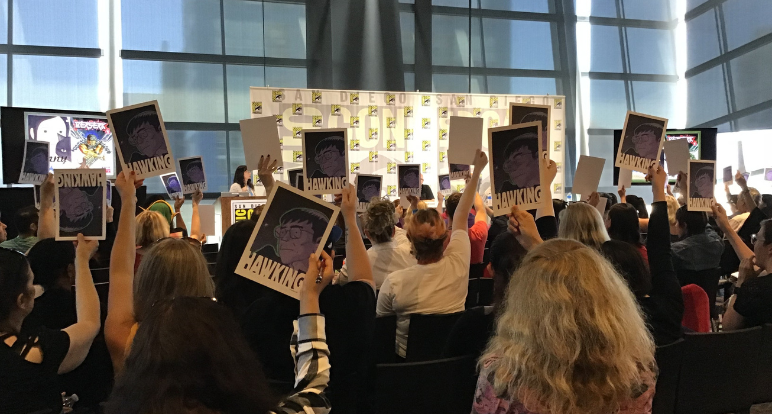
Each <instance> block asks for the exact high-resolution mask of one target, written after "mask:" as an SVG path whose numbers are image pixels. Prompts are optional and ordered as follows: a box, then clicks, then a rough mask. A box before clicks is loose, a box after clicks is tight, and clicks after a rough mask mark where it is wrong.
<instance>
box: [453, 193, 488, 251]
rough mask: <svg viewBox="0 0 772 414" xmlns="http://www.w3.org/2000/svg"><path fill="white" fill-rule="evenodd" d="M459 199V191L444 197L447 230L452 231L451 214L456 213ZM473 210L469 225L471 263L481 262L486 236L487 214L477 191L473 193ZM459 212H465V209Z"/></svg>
mask: <svg viewBox="0 0 772 414" xmlns="http://www.w3.org/2000/svg"><path fill="white" fill-rule="evenodd" d="M459 200H461V193H453V194H451V195H449V196H448V198H446V199H445V210H446V211H447V212H448V218H450V220H449V223H450V225H449V226H448V227H449V228H448V231H449V232H451V233H452V232H453V216H455V214H456V209H457V208H458V202H459ZM474 211H475V215H474V224H473V225H472V226H471V227H469V243H470V244H471V245H472V256H471V259H470V263H471V264H477V263H482V261H483V254H484V253H485V240H486V239H487V238H488V215H487V214H486V213H485V205H484V204H483V201H482V197H480V194H478V193H477V192H475V193H474ZM459 213H460V214H465V213H466V211H462V212H459Z"/></svg>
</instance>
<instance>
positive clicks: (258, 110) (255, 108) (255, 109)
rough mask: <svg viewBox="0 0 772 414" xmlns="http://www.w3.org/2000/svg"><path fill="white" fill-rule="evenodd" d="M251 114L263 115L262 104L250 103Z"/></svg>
mask: <svg viewBox="0 0 772 414" xmlns="http://www.w3.org/2000/svg"><path fill="white" fill-rule="evenodd" d="M252 113H253V114H256V115H260V114H262V113H263V103H262V102H252Z"/></svg>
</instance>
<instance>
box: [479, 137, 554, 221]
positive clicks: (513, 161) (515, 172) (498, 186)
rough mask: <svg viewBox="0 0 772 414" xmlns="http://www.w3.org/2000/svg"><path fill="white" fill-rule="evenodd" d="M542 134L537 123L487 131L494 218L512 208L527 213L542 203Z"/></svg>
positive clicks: (507, 212)
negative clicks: (516, 207)
mask: <svg viewBox="0 0 772 414" xmlns="http://www.w3.org/2000/svg"><path fill="white" fill-rule="evenodd" d="M541 133H542V130H541V123H539V122H529V123H526V124H517V125H511V126H506V127H499V128H492V129H489V130H488V148H490V159H491V165H490V168H491V170H492V171H491V172H490V176H491V196H492V201H493V212H494V214H496V215H497V216H501V215H504V214H509V212H510V210H511V209H512V206H515V205H516V206H518V207H520V208H521V209H523V210H529V209H532V208H537V207H538V206H539V205H540V204H541V202H542V197H541V195H542V192H541V175H542V174H541V163H540V162H539V159H540V156H539V154H541V153H542V150H543V148H542V147H541V145H542V141H541Z"/></svg>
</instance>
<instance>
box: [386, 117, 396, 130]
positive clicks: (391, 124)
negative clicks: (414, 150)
mask: <svg viewBox="0 0 772 414" xmlns="http://www.w3.org/2000/svg"><path fill="white" fill-rule="evenodd" d="M396 127H397V118H394V117H391V116H390V117H387V118H386V128H396Z"/></svg>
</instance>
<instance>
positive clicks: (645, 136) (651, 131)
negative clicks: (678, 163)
mask: <svg viewBox="0 0 772 414" xmlns="http://www.w3.org/2000/svg"><path fill="white" fill-rule="evenodd" d="M661 137H662V126H660V125H657V124H654V123H646V124H641V125H638V127H637V128H635V131H634V132H633V137H632V138H631V139H632V142H633V148H631V149H632V150H633V151H632V152H631V151H630V150H628V153H629V154H630V155H637V156H639V157H642V158H647V159H650V160H655V159H657V152H658V151H659V140H660V138H661Z"/></svg>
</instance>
